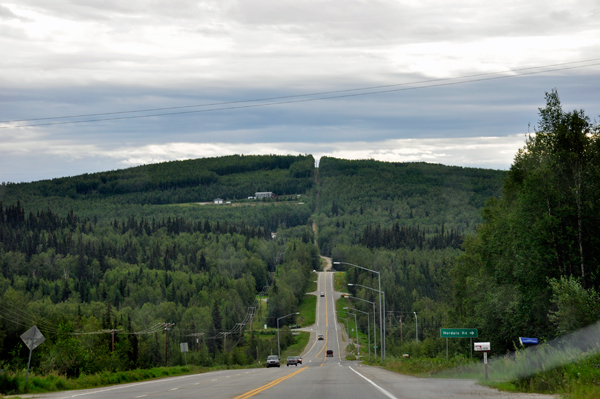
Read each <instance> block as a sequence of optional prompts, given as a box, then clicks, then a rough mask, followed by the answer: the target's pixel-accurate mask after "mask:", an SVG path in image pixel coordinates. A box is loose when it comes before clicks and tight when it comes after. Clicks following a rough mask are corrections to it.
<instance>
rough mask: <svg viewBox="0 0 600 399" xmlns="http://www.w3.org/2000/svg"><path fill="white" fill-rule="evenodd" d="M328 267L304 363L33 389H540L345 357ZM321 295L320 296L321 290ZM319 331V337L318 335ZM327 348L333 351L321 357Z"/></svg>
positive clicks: (223, 392) (304, 397) (505, 398)
mask: <svg viewBox="0 0 600 399" xmlns="http://www.w3.org/2000/svg"><path fill="white" fill-rule="evenodd" d="M333 284H334V283H333V273H330V272H321V273H319V278H318V291H317V315H316V316H317V317H316V323H315V325H313V326H310V327H308V328H307V329H308V330H309V331H311V340H310V342H309V344H308V346H307V350H306V351H305V352H304V353H303V356H302V358H303V363H304V364H303V365H300V366H297V367H295V366H292V367H286V366H285V359H282V364H283V365H282V367H281V368H270V369H266V368H263V369H249V370H226V371H216V372H211V373H205V374H195V375H188V376H183V377H173V378H165V379H161V380H154V381H146V382H140V383H133V384H124V385H117V386H112V387H105V388H98V389H89V390H81V391H69V392H59V393H52V394H44V395H36V397H41V398H44V399H67V398H81V399H100V398H111V399H138V398H148V399H187V398H211V399H221V398H222V399H247V398H261V399H270V398H273V399H275V398H277V399H280V398H294V399H309V398H310V399H315V398H317V399H329V398H343V399H363V398H369V399H386V398H387V399H395V398H397V399H424V398H432V399H445V398H482V399H488V398H489V399H492V398H493V399H523V398H548V396H545V395H532V394H510V393H501V392H498V391H496V390H493V389H489V388H485V387H481V386H478V385H476V384H475V383H474V382H473V381H469V380H451V379H434V378H415V377H409V376H405V375H400V374H396V373H392V372H389V371H386V370H382V369H379V368H376V367H368V366H363V365H361V364H360V363H359V362H348V361H345V360H344V358H345V357H344V347H345V345H346V342H345V341H343V340H342V326H340V325H338V323H337V317H336V314H335V301H336V300H337V299H338V298H339V297H340V293H338V292H336V291H334V289H333V287H334V286H333ZM321 292H323V293H324V296H323V297H321V295H320V293H321ZM319 334H322V335H323V336H324V339H323V340H317V339H316V337H317V335H319ZM327 349H331V350H333V351H334V357H326V351H327Z"/></svg>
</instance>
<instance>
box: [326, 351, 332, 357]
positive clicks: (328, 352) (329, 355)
mask: <svg viewBox="0 0 600 399" xmlns="http://www.w3.org/2000/svg"><path fill="white" fill-rule="evenodd" d="M327 357H333V351H332V350H331V349H327Z"/></svg>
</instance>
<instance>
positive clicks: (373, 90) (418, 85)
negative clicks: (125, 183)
mask: <svg viewBox="0 0 600 399" xmlns="http://www.w3.org/2000/svg"><path fill="white" fill-rule="evenodd" d="M598 60H600V58H594V59H589V60H583V61H573V62H567V63H560V64H549V65H542V66H536V67H528V68H520V69H513V70H508V71H501V72H488V73H482V74H474V75H464V76H459V77H451V78H440V79H431V80H425V81H418V82H408V83H398V84H389V85H380V86H371V87H363V88H356V89H346V90H334V91H325V92H315V93H307V94H297V95H290V96H280V97H268V98H262V99H250V100H239V101H229V102H217V103H209V104H196V105H187V106H177V107H162V108H149V109H143V110H133V111H118V112H106V113H93V114H81V115H71V116H57V117H46V118H35V119H20V120H5V121H0V123H3V124H14V123H21V122H31V121H40V120H54V119H67V118H82V117H90V116H108V115H120V114H130V113H141V112H154V111H162V110H173V109H187V108H198V107H214V106H222V107H219V108H210V109H202V110H190V111H178V112H163V113H153V114H148V115H130V116H119V117H113V118H99V119H84V120H76V121H61V122H47V123H29V124H21V125H16V126H0V128H3V129H6V128H15V127H34V126H52V125H65V124H75V123H91V122H103V121H115V120H126V119H140V118H151V117H157V116H168V115H183V114H192V113H205V112H214V111H223V110H235V109H244V108H257V107H267V106H274V105H284V104H293V103H303V102H312V101H323V100H331V99H339V98H349V97H359V96H367V95H374V94H382V93H390V92H398V91H407V90H418V89H425V88H431V87H442V86H451V85H458V84H465V83H473V82H481V81H489V80H496V79H507V78H514V77H522V76H530V75H537V74H542V73H549V72H557V71H564V70H571V69H579V68H586V67H591V66H597V65H600V62H595V63H592V64H586V65H574V66H565V67H560V68H554V67H555V66H564V65H572V64H581V63H584V62H592V61H598ZM548 68H550V69H548ZM532 69H543V70H541V71H531V72H525V73H518V72H523V71H528V70H532ZM506 73H513V74H512V75H500V76H490V75H499V74H506ZM484 76H487V77H484ZM471 78H477V79H471ZM465 79H466V80H465ZM448 80H451V81H450V82H448ZM435 82H442V83H435ZM424 83H435V84H427V85H423V84H424ZM409 85H410V86H413V87H401V88H395V89H388V90H379V89H383V88H390V87H400V86H409ZM367 90H369V91H367ZM356 91H367V92H366V93H352V94H339V93H350V92H356ZM329 94H339V95H333V96H329ZM324 95H325V97H316V98H314V96H324ZM311 96H312V97H313V98H300V97H311ZM292 99H295V100H292ZM274 100H288V101H274ZM265 101H271V102H266V103H265ZM273 101H274V102H273ZM250 102H263V103H261V104H246V105H237V106H229V105H234V104H244V103H250Z"/></svg>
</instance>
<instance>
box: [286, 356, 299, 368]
mask: <svg viewBox="0 0 600 399" xmlns="http://www.w3.org/2000/svg"><path fill="white" fill-rule="evenodd" d="M296 358H297V356H288V358H287V365H288V366H289V365H290V364H291V365H292V366H296V367H298V359H296Z"/></svg>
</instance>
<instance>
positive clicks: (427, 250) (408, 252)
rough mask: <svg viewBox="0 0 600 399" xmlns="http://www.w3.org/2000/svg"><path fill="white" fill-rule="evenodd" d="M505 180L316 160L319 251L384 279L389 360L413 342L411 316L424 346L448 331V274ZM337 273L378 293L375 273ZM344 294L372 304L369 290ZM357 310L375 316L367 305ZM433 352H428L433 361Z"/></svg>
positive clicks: (486, 174)
mask: <svg viewBox="0 0 600 399" xmlns="http://www.w3.org/2000/svg"><path fill="white" fill-rule="evenodd" d="M504 176H505V173H504V172H501V171H494V170H484V169H474V168H460V167H448V166H443V165H432V164H425V163H386V162H377V161H372V160H368V161H347V160H341V159H334V158H327V157H324V158H322V159H321V161H320V165H319V170H318V180H319V184H318V186H317V190H318V194H317V195H318V196H319V198H320V201H319V203H318V207H317V212H318V213H317V214H316V215H315V216H314V219H315V221H316V222H317V224H318V226H319V230H318V244H319V248H320V250H321V251H322V252H324V253H326V254H331V256H332V257H333V260H334V261H341V262H348V263H353V264H356V265H359V266H363V267H367V268H369V269H374V270H377V271H379V272H381V283H382V286H381V288H382V290H383V291H385V292H386V310H387V311H388V312H389V313H388V314H387V315H386V317H387V319H386V320H387V324H388V326H387V331H388V348H389V352H390V354H400V355H401V354H402V351H403V349H402V348H401V345H400V344H401V343H406V342H408V341H410V340H415V334H416V328H415V327H416V325H415V324H416V320H415V318H414V313H413V312H415V311H416V312H417V313H418V315H419V337H420V339H421V340H423V339H425V338H431V339H434V338H435V337H437V336H439V328H440V327H443V326H447V325H448V324H450V323H451V321H450V315H449V311H450V309H451V298H452V294H451V289H450V287H451V282H450V281H451V280H450V278H449V271H450V269H451V267H452V265H453V262H454V259H455V258H456V257H457V256H458V255H459V254H460V253H461V251H460V246H461V244H462V242H463V239H464V236H465V235H466V234H469V233H473V232H474V231H475V228H476V226H477V225H478V224H479V223H480V222H481V221H482V219H481V209H482V208H483V205H484V203H485V201H486V200H487V199H488V198H489V197H490V196H499V195H500V194H501V187H502V182H503V179H504ZM319 211H320V212H319ZM335 267H336V269H338V268H339V269H344V270H348V275H347V283H352V284H360V285H364V286H368V287H375V288H377V287H378V280H377V278H376V275H375V274H373V273H370V272H367V271H363V270H360V269H357V268H353V267H347V266H346V265H343V264H342V265H336V266H335ZM348 290H349V291H350V292H351V293H352V294H355V295H358V296H359V297H361V298H364V299H367V300H368V301H377V295H376V293H375V292H373V291H370V290H368V289H362V288H356V287H354V286H352V287H348ZM354 305H355V306H356V307H358V308H359V309H361V310H363V311H372V307H371V305H370V304H368V303H364V302H359V301H356V303H354ZM375 320H376V322H377V323H378V320H379V314H377V315H376V318H375ZM359 325H360V326H361V329H362V330H366V325H367V317H366V316H364V315H362V314H361V315H360V317H359ZM436 345H437V344H436ZM436 345H433V347H432V348H431V350H430V351H429V352H431V353H435V351H436V350H438V349H439V348H438V347H437V346H436ZM467 349H468V348H467ZM429 352H428V353H429Z"/></svg>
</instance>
